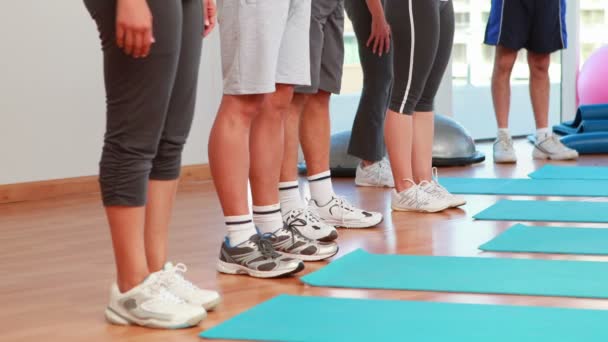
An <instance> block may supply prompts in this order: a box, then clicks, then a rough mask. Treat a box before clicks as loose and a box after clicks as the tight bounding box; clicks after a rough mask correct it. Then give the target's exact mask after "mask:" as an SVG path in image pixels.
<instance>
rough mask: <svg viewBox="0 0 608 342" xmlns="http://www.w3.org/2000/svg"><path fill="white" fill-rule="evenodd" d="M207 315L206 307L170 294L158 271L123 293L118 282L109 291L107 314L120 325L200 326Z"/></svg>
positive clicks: (109, 320)
mask: <svg viewBox="0 0 608 342" xmlns="http://www.w3.org/2000/svg"><path fill="white" fill-rule="evenodd" d="M206 316H207V312H206V311H205V309H204V308H203V307H200V306H199V307H197V306H193V305H191V304H188V303H186V302H185V301H184V300H183V299H181V298H179V297H177V296H176V295H175V294H173V293H171V292H170V291H169V290H168V289H167V287H166V286H165V285H164V283H163V281H162V279H161V277H160V274H159V272H156V273H152V274H150V275H149V276H148V277H147V278H146V279H145V280H144V281H143V282H142V283H141V284H139V285H138V286H136V287H134V288H132V289H131V290H129V291H127V292H125V293H121V292H120V290H119V289H118V286H117V285H116V283H114V284H112V287H111V290H110V304H109V305H108V307H107V308H106V311H105V317H106V320H108V322H110V323H112V324H118V325H139V326H143V327H150V328H160V329H180V328H189V327H193V326H195V325H197V324H198V323H199V322H200V321H202V320H203V319H204V318H205V317H206Z"/></svg>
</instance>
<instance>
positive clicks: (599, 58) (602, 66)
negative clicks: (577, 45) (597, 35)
mask: <svg viewBox="0 0 608 342" xmlns="http://www.w3.org/2000/svg"><path fill="white" fill-rule="evenodd" d="M607 79H608V45H607V46H604V47H601V48H599V49H598V50H596V51H595V52H593V54H592V55H591V56H590V57H589V59H587V61H585V64H584V65H583V67H582V68H581V71H580V73H579V75H578V80H577V95H578V101H579V103H580V104H598V103H608V88H607V87H606V80H607Z"/></svg>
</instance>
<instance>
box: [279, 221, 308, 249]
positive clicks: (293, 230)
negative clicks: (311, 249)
mask: <svg viewBox="0 0 608 342" xmlns="http://www.w3.org/2000/svg"><path fill="white" fill-rule="evenodd" d="M299 227H306V221H304V220H303V219H301V218H296V219H294V220H291V221H290V222H289V223H286V224H285V225H284V226H283V229H284V230H286V231H288V232H289V233H290V234H291V243H292V244H294V243H296V237H298V238H300V239H302V238H303V239H306V240H308V239H307V238H305V237H304V235H303V234H302V232H300V230H299V229H298V228H299Z"/></svg>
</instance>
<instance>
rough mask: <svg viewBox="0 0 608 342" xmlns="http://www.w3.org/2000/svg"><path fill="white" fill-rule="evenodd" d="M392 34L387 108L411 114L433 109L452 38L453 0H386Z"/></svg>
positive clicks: (449, 52) (449, 53)
mask: <svg viewBox="0 0 608 342" xmlns="http://www.w3.org/2000/svg"><path fill="white" fill-rule="evenodd" d="M386 18H387V20H388V22H389V24H390V25H391V30H392V34H393V49H394V51H393V90H392V96H391V103H390V106H389V108H390V109H391V110H392V111H394V112H398V113H402V114H408V115H411V114H413V113H414V111H416V112H430V111H433V101H434V99H435V94H436V93H437V89H439V84H440V83H441V78H442V77H443V73H444V72H445V69H446V67H447V65H448V62H449V60H450V55H451V53H452V43H453V41H454V7H453V5H452V1H451V0H449V1H440V0H387V1H386Z"/></svg>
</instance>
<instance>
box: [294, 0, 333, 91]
mask: <svg viewBox="0 0 608 342" xmlns="http://www.w3.org/2000/svg"><path fill="white" fill-rule="evenodd" d="M302 53H303V51H302ZM343 64H344V0H312V9H311V16H310V86H307V87H296V92H298V93H304V94H316V93H317V92H318V91H319V90H324V91H327V92H330V93H334V94H339V93H340V88H341V86H342V66H343Z"/></svg>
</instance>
